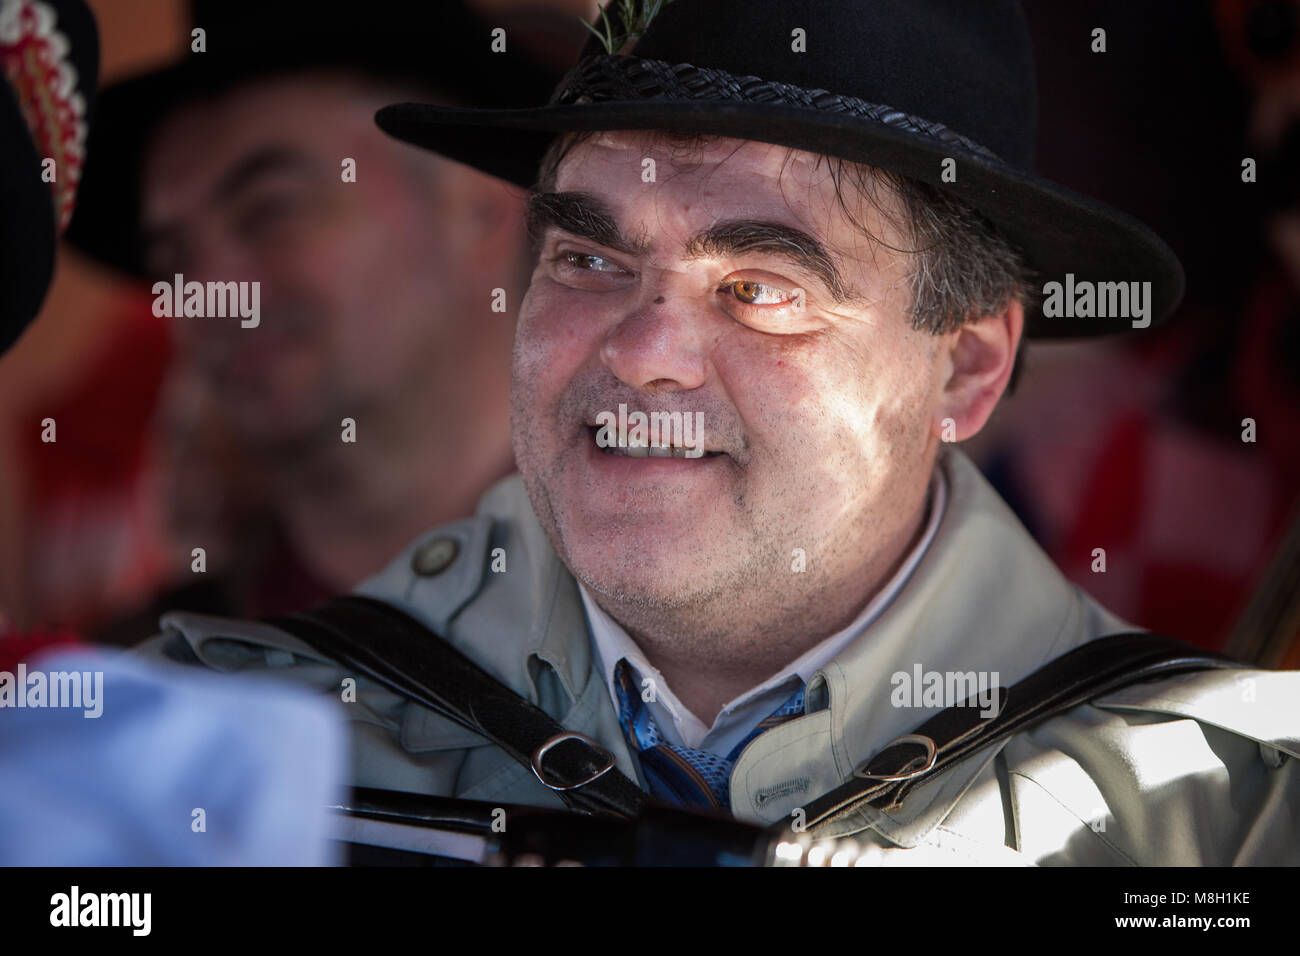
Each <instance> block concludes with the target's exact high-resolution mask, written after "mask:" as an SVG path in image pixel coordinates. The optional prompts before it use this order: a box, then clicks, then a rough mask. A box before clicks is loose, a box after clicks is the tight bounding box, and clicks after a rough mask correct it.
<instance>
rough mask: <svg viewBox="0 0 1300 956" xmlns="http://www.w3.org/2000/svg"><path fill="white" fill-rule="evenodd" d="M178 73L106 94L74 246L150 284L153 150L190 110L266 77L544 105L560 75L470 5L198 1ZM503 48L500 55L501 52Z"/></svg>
mask: <svg viewBox="0 0 1300 956" xmlns="http://www.w3.org/2000/svg"><path fill="white" fill-rule="evenodd" d="M191 7H192V17H191V20H190V23H191V24H192V27H193V28H194V29H201V30H202V31H203V33H202V36H201V41H202V42H201V46H202V50H201V52H200V51H199V50H197V49H196V46H198V45H199V44H198V43H197V42H196V40H197V38H195V37H194V35H193V34H192V33H191V34H190V35H189V37H187V40H188V41H189V49H188V50H187V52H186V53H185V55H184V56H183V57H182V58H181V59H180V60H179V61H177V62H176V63H173V64H171V65H169V66H167V67H165V68H163V69H160V70H155V71H152V72H149V73H146V74H143V75H140V76H136V77H132V78H130V79H127V80H124V81H122V82H120V83H115V84H113V85H112V86H109V87H107V88H105V89H104V90H103V92H102V94H101V95H100V100H99V104H98V106H97V108H96V119H95V126H94V129H93V130H92V131H91V141H90V160H89V163H88V164H87V169H86V177H85V181H84V183H83V187H82V198H81V201H80V203H79V204H78V209H77V215H76V217H75V218H74V219H73V222H72V224H71V226H70V227H69V229H68V240H69V242H71V243H72V244H73V245H74V246H76V247H77V248H78V249H80V250H81V251H82V252H84V253H86V254H87V255H89V256H90V257H91V258H93V259H96V260H98V261H99V262H101V263H104V264H106V265H109V266H113V267H114V268H117V269H120V270H122V271H125V272H127V273H130V274H134V275H143V274H144V272H145V269H144V261H143V258H142V245H141V237H140V231H139V214H140V189H139V178H140V172H141V167H142V163H143V159H144V152H145V149H146V148H147V146H148V142H149V138H150V136H151V134H152V133H153V131H154V130H155V129H156V128H157V126H158V125H159V123H160V122H161V121H162V120H163V119H165V118H166V117H167V116H169V115H170V114H171V113H172V112H173V111H174V110H176V109H178V108H180V107H183V106H184V105H185V104H187V103H190V102H193V101H196V100H199V99H202V98H205V97H209V96H213V95H217V94H219V93H221V92H223V91H226V90H230V89H234V88H236V87H238V86H240V85H242V84H245V83H248V82H250V81H255V80H258V79H261V78H265V77H268V76H273V75H279V74H286V73H294V72H300V71H304V70H313V69H340V70H349V71H354V72H358V73H362V74H365V75H368V76H374V77H377V78H380V79H386V80H393V81H398V82H402V83H405V84H408V85H411V86H415V87H417V88H421V89H427V90H429V91H430V95H431V96H436V97H441V98H444V99H447V100H449V101H451V102H460V103H464V104H468V105H473V106H505V105H512V106H517V105H522V104H532V103H541V102H544V101H545V99H546V95H547V93H548V92H549V91H550V89H551V87H553V86H554V85H555V82H556V80H557V79H558V74H559V72H560V71H559V70H555V69H552V68H550V67H547V66H544V65H541V64H540V63H539V62H538V61H537V60H535V59H533V58H532V57H530V56H529V55H528V54H527V53H526V52H525V51H523V50H522V49H521V48H520V46H519V44H517V43H512V42H511V38H510V37H509V36H505V37H504V44H505V50H504V51H503V52H497V51H494V49H493V46H494V43H493V41H494V39H495V38H494V35H493V31H494V29H496V27H495V25H494V24H493V23H491V22H489V21H487V20H484V19H482V18H480V17H479V16H477V15H476V14H474V13H473V12H472V11H470V10H469V8H468V7H466V6H465V5H464V3H463V2H461V0H438V2H437V3H429V2H420V3H410V2H409V0H406V2H399V0H366V2H365V3H358V4H348V5H339V6H336V5H333V4H318V3H302V2H296V3H295V2H288V0H260V2H257V3H253V2H246V0H194V2H193V3H192V4H191ZM496 46H497V47H498V48H499V47H500V46H501V43H500V42H498V43H497V44H496Z"/></svg>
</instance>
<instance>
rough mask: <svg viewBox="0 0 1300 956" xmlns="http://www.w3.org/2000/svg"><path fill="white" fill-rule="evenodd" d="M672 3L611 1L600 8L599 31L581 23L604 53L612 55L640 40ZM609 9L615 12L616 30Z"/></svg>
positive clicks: (634, 0) (585, 22)
mask: <svg viewBox="0 0 1300 956" xmlns="http://www.w3.org/2000/svg"><path fill="white" fill-rule="evenodd" d="M672 2H673V0H611V2H610V3H609V4H607V5H606V6H604V7H601V8H600V29H597V27H596V26H594V25H592V24H590V23H588V22H587V21H586V20H583V21H581V22H582V25H583V26H584V27H586V28H587V29H588V30H590V31H591V32H592V34H593V35H594V36H595V37H596V39H598V40H599V41H600V43H601V45H602V46H603V47H604V48H605V52H606V53H609V54H610V55H613V54H615V53H617V52H619V51H620V50H622V49H623V48H624V47H625V46H627V44H628V43H630V42H631V41H632V40H636V39H638V38H640V36H641V35H642V34H643V33H645V30H646V27H648V26H649V25H650V21H651V20H653V19H654V18H655V17H656V16H658V15H659V11H660V10H662V9H663V8H664V7H666V6H667V5H668V4H670V3H672ZM610 8H614V9H615V10H616V11H617V16H618V21H619V26H618V28H617V29H615V27H614V24H613V23H611V22H610V19H609V10H610Z"/></svg>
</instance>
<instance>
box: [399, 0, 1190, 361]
mask: <svg viewBox="0 0 1300 956" xmlns="http://www.w3.org/2000/svg"><path fill="white" fill-rule="evenodd" d="M620 6H621V4H619V3H611V4H609V6H608V7H607V11H608V19H609V21H611V22H613V23H614V24H617V23H618V17H617V13H616V10H617V9H618V8H619V7H620ZM655 6H658V8H659V9H658V13H657V14H656V15H655V16H654V17H653V19H652V20H651V21H650V23H649V25H648V26H647V27H646V29H645V30H644V33H643V35H642V36H641V37H640V38H639V40H637V41H636V42H635V45H634V46H632V47H631V48H630V51H628V52H624V50H623V49H620V48H616V47H615V48H614V51H613V52H612V53H611V52H610V50H609V49H606V46H605V45H604V44H602V43H601V42H598V41H597V40H596V39H594V38H593V39H592V40H591V41H590V42H589V43H588V44H587V47H586V49H585V50H584V51H583V54H582V56H581V58H580V60H579V62H578V65H577V66H576V67H574V69H572V70H571V71H570V72H569V73H568V74H567V75H566V76H565V78H564V80H563V81H562V82H561V83H560V85H559V87H558V88H557V89H556V90H555V92H554V94H553V95H552V97H551V99H550V101H549V103H548V104H546V105H544V106H537V107H531V108H514V109H472V108H458V107H448V106H441V105H427V104H409V103H408V104H401V105H394V106H390V107H386V108H385V109H383V110H380V111H379V113H378V114H377V116H376V121H377V122H378V123H379V125H380V126H381V127H382V128H383V129H384V130H386V131H387V132H389V133H390V134H392V135H393V136H395V137H397V138H398V139H402V140H405V141H407V142H410V143H414V144H416V145H419V146H424V147H425V148H427V149H431V150H435V151H437V152H440V153H442V154H443V155H446V156H449V157H451V158H452V159H456V160H459V161H461V162H463V163H468V164H469V165H471V166H475V167H477V168H478V169H480V170H483V171H484V172H488V173H492V174H493V175H496V176H499V177H501V178H503V179H506V180H509V181H511V182H514V183H518V184H520V185H531V184H532V183H533V181H534V179H535V178H536V175H537V172H538V164H539V161H540V159H541V156H542V154H543V153H544V151H545V149H546V147H547V146H548V145H549V143H550V142H551V140H553V139H554V138H555V136H556V134H558V133H560V132H564V131H585V130H627V129H645V130H677V131H683V132H688V133H704V134H712V135H718V136H725V137H732V138H736V139H746V140H755V141H758V142H764V143H775V144H777V145H781V146H789V147H792V148H795V149H800V150H806V151H809V152H812V153H819V154H823V155H827V156H832V157H839V158H842V159H845V160H849V161H852V162H857V163H863V164H866V165H869V166H875V167H880V168H884V169H889V170H892V171H894V172H897V173H901V174H903V175H905V176H910V177H912V178H914V179H917V180H920V181H922V182H927V183H931V184H934V185H936V186H940V187H942V188H944V189H948V190H951V191H952V193H953V194H954V195H956V196H957V197H959V198H961V199H963V200H965V201H966V202H968V203H969V204H970V205H972V206H973V207H975V208H976V209H977V210H979V211H980V212H981V213H982V214H983V215H984V216H985V217H987V218H988V219H989V220H990V221H991V222H992V223H993V224H994V225H995V226H996V227H997V228H998V230H999V232H1000V233H1001V234H1002V235H1003V236H1004V237H1005V238H1006V239H1007V240H1009V241H1010V242H1011V243H1012V244H1014V245H1015V246H1016V247H1017V248H1018V249H1019V250H1020V251H1021V252H1022V254H1023V255H1024V256H1025V257H1026V259H1027V261H1028V264H1029V266H1030V267H1031V268H1032V269H1033V270H1034V271H1035V272H1036V273H1037V279H1038V281H1040V282H1049V281H1058V282H1062V283H1064V282H1065V281H1066V276H1067V274H1069V275H1072V276H1073V282H1074V283H1075V285H1076V286H1077V285H1078V283H1080V282H1085V281H1086V282H1092V283H1111V282H1150V283H1151V286H1150V289H1151V293H1152V294H1151V301H1150V302H1149V306H1150V310H1151V314H1150V321H1151V324H1153V325H1154V324H1155V323H1156V322H1159V321H1161V320H1162V319H1163V318H1165V317H1166V316H1168V315H1169V314H1170V313H1171V312H1172V311H1173V309H1174V308H1175V307H1176V306H1177V304H1178V302H1179V300H1180V299H1181V298H1182V294H1183V284H1184V279H1183V271H1182V266H1181V265H1180V264H1179V262H1178V259H1177V257H1176V256H1175V255H1174V253H1173V252H1172V251H1171V250H1170V249H1169V247H1168V246H1167V245H1166V244H1165V243H1164V242H1163V241H1162V240H1161V239H1160V238H1159V237H1158V236H1156V235H1155V234H1154V233H1153V232H1152V231H1151V230H1150V229H1148V228H1147V227H1146V226H1144V225H1143V224H1142V223H1140V222H1138V221H1137V220H1136V219H1134V218H1132V217H1131V216H1128V215H1126V214H1124V213H1122V212H1120V211H1119V210H1116V209H1114V208H1111V207H1109V206H1107V205H1104V204H1102V203H1100V202H1097V201H1095V200H1092V199H1089V198H1087V197H1085V196H1081V195H1079V194H1077V193H1075V192H1072V191H1071V190H1068V189H1066V188H1064V187H1063V186H1059V185H1057V184H1055V183H1053V182H1050V181H1048V180H1046V179H1044V178H1042V177H1040V176H1037V175H1035V173H1034V172H1033V144H1034V136H1035V128H1036V125H1037V96H1036V85H1035V73H1034V63H1033V51H1032V49H1031V43H1030V38H1029V33H1028V30H1027V28H1026V25H1025V22H1024V13H1023V11H1022V10H1021V8H1020V5H1019V4H1018V3H1017V2H1016V0H670V2H668V3H663V4H655V3H649V4H646V3H644V2H643V3H642V4H641V7H642V8H643V9H646V8H653V7H655ZM1085 39H1086V38H1085ZM1081 42H1083V41H1082V40H1081ZM610 46H611V47H614V44H610ZM949 159H951V160H955V167H950V168H953V169H954V171H955V173H956V179H955V181H953V182H945V181H943V178H942V173H943V169H944V161H945V160H949ZM1026 318H1027V328H1026V331H1027V334H1028V335H1029V336H1033V337H1037V338H1062V337H1074V336H1088V335H1096V334H1099V333H1106V332H1117V331H1124V330H1127V329H1129V328H1130V327H1131V320H1130V319H1129V318H1128V317H1123V316H1120V317H1110V318H1084V317H1071V318H1066V317H1052V318H1048V317H1045V316H1044V315H1043V314H1042V311H1041V309H1039V308H1037V307H1035V308H1032V309H1029V310H1027V316H1026Z"/></svg>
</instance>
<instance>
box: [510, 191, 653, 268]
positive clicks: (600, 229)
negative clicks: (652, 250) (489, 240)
mask: <svg viewBox="0 0 1300 956" xmlns="http://www.w3.org/2000/svg"><path fill="white" fill-rule="evenodd" d="M527 220H528V234H529V236H530V237H532V240H533V242H534V243H536V242H539V241H540V240H541V238H542V234H543V233H544V232H545V231H546V230H547V229H548V228H555V229H563V230H564V231H565V232H569V233H572V234H573V235H575V236H578V237H579V238H582V239H590V240H591V241H592V242H595V243H599V244H600V245H602V246H605V247H606V248H607V249H613V250H615V251H616V252H623V253H626V254H627V255H631V256H637V255H641V254H642V253H644V252H645V251H646V249H647V248H648V246H649V243H648V241H647V240H646V239H645V238H638V239H630V238H628V237H627V236H624V235H623V233H622V232H621V231H620V230H619V228H618V221H617V220H616V219H615V218H614V214H613V212H611V211H610V208H609V206H608V205H606V204H605V202H604V201H603V200H601V199H599V198H598V197H596V196H593V195H591V194H590V193H580V192H564V193H533V194H532V195H531V196H529V197H528V212H527Z"/></svg>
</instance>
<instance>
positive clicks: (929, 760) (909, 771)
mask: <svg viewBox="0 0 1300 956" xmlns="http://www.w3.org/2000/svg"><path fill="white" fill-rule="evenodd" d="M898 744H920V745H921V746H923V747H924V748H925V756H924V757H920V756H917V757H913V758H912V759H911V760H909V761H908V763H907V766H906V768H905V769H904V770H903V772H902V773H867V772H866V770H867V767H869V766H871V761H872V760H876V759H878V758H879V757H880V754H883V753H884V752H885V751H887V750H888V749H889V748H890V747H895V746H897V745H898ZM937 753H938V748H936V747H935V744H934V741H933V740H931V739H930V738H929V737H927V736H926V735H925V734H904V735H903V736H901V737H897V738H895V739H894V740H891V741H890V742H889V743H887V744H886V745H885V746H884V747H883V748H882V749H881V750H880V753H877V754H876V756H874V757H872V758H871V759H870V760H864V761H863V762H862V763H861V764H860V765H859V766H858V768H857V769H856V770H854V771H853V776H855V777H859V778H861V779H863V780H911V779H912V778H913V777H917V776H920V775H921V774H923V773H925V772H926V771H927V770H929V769H930V768H931V767H933V766H934V760H935V756H936V755H937ZM918 760H920V761H921V762H922V764H923V766H920V767H913V766H912V764H914V763H916V762H917V761H918Z"/></svg>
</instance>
